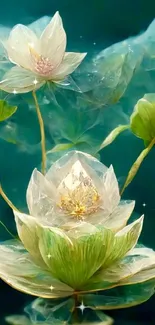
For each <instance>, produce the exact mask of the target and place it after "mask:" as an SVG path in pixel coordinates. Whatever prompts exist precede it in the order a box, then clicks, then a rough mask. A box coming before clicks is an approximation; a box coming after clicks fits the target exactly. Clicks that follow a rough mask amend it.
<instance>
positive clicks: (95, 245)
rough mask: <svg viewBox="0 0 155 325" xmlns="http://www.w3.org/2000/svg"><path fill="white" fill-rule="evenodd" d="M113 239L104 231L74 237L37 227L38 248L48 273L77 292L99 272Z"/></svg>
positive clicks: (108, 232)
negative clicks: (38, 230)
mask: <svg viewBox="0 0 155 325" xmlns="http://www.w3.org/2000/svg"><path fill="white" fill-rule="evenodd" d="M113 237H114V236H113V233H112V232H111V231H110V230H108V229H104V230H102V231H99V230H98V229H96V232H95V231H94V232H93V233H92V234H83V236H82V235H81V236H80V237H76V236H75V238H74V237H73V236H71V237H68V236H67V235H66V234H65V233H64V232H63V231H61V230H59V232H58V229H57V228H55V229H54V228H53V229H52V228H49V229H48V228H44V229H43V228H40V233H39V238H40V241H39V248H40V252H41V254H42V257H43V259H44V261H45V263H46V264H47V265H48V267H49V269H50V270H51V272H52V274H53V275H54V276H55V277H57V278H58V279H59V280H60V281H62V282H64V283H67V284H68V285H69V286H71V287H73V288H74V289H76V290H77V289H81V288H82V286H83V284H85V283H86V282H87V281H88V279H89V278H90V277H91V276H92V275H93V274H94V273H95V272H96V271H97V270H99V269H100V267H101V266H102V264H103V261H104V258H105V254H106V251H107V249H108V248H109V246H110V242H111V241H112V239H113Z"/></svg>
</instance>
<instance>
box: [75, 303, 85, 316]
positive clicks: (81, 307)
mask: <svg viewBox="0 0 155 325" xmlns="http://www.w3.org/2000/svg"><path fill="white" fill-rule="evenodd" d="M77 308H79V309H80V310H81V312H82V314H83V312H84V310H85V309H86V308H87V307H86V306H85V305H84V303H83V301H82V303H81V305H80V306H79V307H77Z"/></svg>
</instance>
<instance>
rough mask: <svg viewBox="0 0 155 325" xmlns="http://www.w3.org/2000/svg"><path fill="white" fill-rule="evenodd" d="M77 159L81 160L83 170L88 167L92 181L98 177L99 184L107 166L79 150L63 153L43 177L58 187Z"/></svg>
mask: <svg viewBox="0 0 155 325" xmlns="http://www.w3.org/2000/svg"><path fill="white" fill-rule="evenodd" d="M77 161H80V162H81V164H82V166H83V168H85V170H87V168H88V170H89V172H90V173H89V176H90V177H91V178H92V181H93V182H94V181H95V179H96V177H97V179H96V181H97V180H98V179H100V182H99V183H100V184H101V182H102V179H103V175H104V174H105V173H106V171H107V167H106V166H105V165H104V164H102V163H101V162H100V161H99V160H97V159H96V158H94V157H92V156H91V155H89V154H86V153H83V152H80V151H71V152H69V153H67V154H65V155H64V156H63V157H61V158H60V159H59V160H57V161H56V162H55V163H54V164H53V165H52V166H51V168H50V169H49V170H48V172H47V174H46V176H45V177H46V178H47V179H48V180H49V181H51V182H53V183H54V184H55V186H56V187H58V186H59V185H60V183H61V182H62V180H63V179H64V178H65V177H66V176H67V175H68V173H70V172H71V169H72V167H73V165H74V164H75V163H76V162H77ZM95 183H96V182H95Z"/></svg>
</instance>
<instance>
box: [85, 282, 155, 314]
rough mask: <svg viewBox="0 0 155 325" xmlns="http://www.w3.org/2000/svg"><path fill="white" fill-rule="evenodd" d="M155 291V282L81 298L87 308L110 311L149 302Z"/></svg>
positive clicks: (128, 286)
mask: <svg viewBox="0 0 155 325" xmlns="http://www.w3.org/2000/svg"><path fill="white" fill-rule="evenodd" d="M154 289H155V280H151V281H147V282H145V283H139V284H134V285H126V286H121V287H117V288H113V289H109V290H106V291H104V294H102V293H99V292H98V293H96V294H86V295H81V296H79V300H80V301H81V302H83V304H84V305H85V306H88V307H89V308H92V309H99V310H108V309H109V310H110V309H121V308H127V307H132V306H136V305H139V304H142V303H143V302H145V301H147V300H148V299H149V298H150V297H151V296H152V295H153V294H154Z"/></svg>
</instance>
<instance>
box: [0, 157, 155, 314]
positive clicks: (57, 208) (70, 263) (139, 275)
mask: <svg viewBox="0 0 155 325" xmlns="http://www.w3.org/2000/svg"><path fill="white" fill-rule="evenodd" d="M27 202H28V206H29V211H30V214H29V215H28V214H24V213H21V212H19V211H17V210H16V211H14V214H15V221H16V226H17V231H18V235H19V237H20V240H21V242H20V241H19V240H17V239H15V240H10V241H6V242H4V243H1V244H0V277H1V278H2V279H3V280H4V281H6V282H7V283H8V284H9V285H11V286H12V287H14V288H16V289H18V290H20V291H22V292H26V293H29V294H32V295H35V296H39V297H43V298H54V299H55V298H63V297H69V296H72V298H73V300H72V301H73V306H75V302H74V296H75V294H76V295H77V296H78V299H81V300H80V301H81V302H82V301H84V304H85V306H93V308H94V307H95V306H96V307H97V308H101V309H102V306H103V309H104V308H105V306H107V305H108V307H109V306H110V305H111V304H114V305H117V304H118V305H120V304H121V302H122V299H118V301H117V300H116V299H114V298H113V297H112V301H111V300H109V299H107V301H106V298H105V296H104V295H101V296H100V295H99V293H98V294H96V292H98V291H100V290H101V291H102V290H108V291H109V289H110V288H111V289H112V288H114V287H120V286H127V287H128V285H131V286H134V285H136V286H137V284H138V283H139V284H141V283H143V282H148V283H146V287H145V289H144V290H142V294H141V295H142V297H140V298H139V294H137V295H136V294H135V292H136V289H133V287H132V290H133V294H134V298H132V297H130V296H132V290H131V292H129V293H128V296H129V297H128V298H127V302H126V300H124V296H123V303H122V304H121V305H122V306H123V304H124V305H126V304H127V305H128V306H130V305H132V304H138V303H141V302H143V301H145V300H147V299H148V298H149V297H150V296H151V295H152V294H153V292H154V285H155V282H154V280H155V252H154V251H152V250H151V249H147V248H145V247H143V248H142V247H136V245H137V241H138V238H139V236H140V233H141V230H142V225H143V216H142V217H140V218H139V219H138V220H136V221H134V222H132V223H131V224H129V225H126V223H127V221H128V218H129V216H130V214H131V212H132V210H133V207H134V202H121V201H120V196H119V189H118V184H117V180H116V177H115V174H114V171H113V168H112V167H110V168H107V167H105V166H104V165H103V164H101V163H100V162H99V161H98V160H97V159H95V158H94V157H92V156H90V155H88V154H85V153H82V152H77V151H75V152H74V151H72V152H70V153H68V154H66V155H64V156H63V157H62V158H61V159H59V160H58V161H57V162H55V163H54V164H53V166H52V167H51V168H50V169H49V171H48V173H47V174H46V176H45V177H44V176H43V175H42V174H40V173H39V172H37V171H35V172H34V173H33V175H32V178H31V180H30V184H29V187H28V191H27ZM22 243H23V244H22ZM23 245H24V246H23ZM149 281H152V282H151V283H149ZM125 290H127V289H125ZM138 290H139V289H137V292H138ZM93 291H94V294H93ZM124 292H125V291H124ZM88 293H89V295H87V294H88ZM119 294H120V296H121V295H122V293H121V290H120V293H119ZM81 295H82V296H81ZM80 296H81V298H80ZM117 298H118V297H117ZM87 299H88V300H87ZM98 299H99V300H98ZM125 299H126V298H125ZM116 302H117V304H116ZM105 303H107V305H105ZM71 310H72V308H71Z"/></svg>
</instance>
